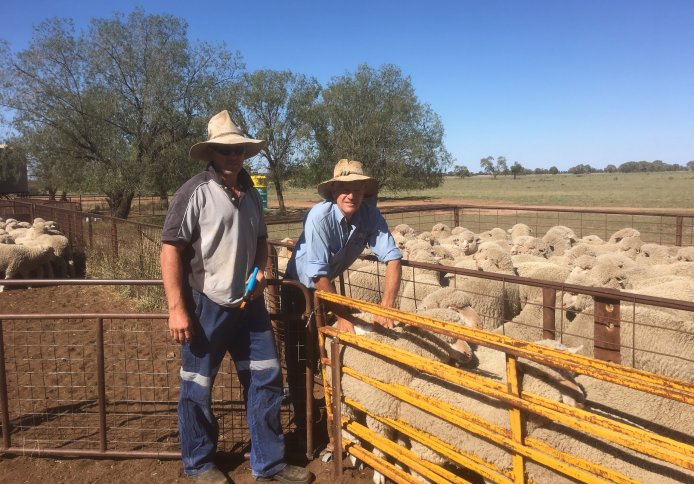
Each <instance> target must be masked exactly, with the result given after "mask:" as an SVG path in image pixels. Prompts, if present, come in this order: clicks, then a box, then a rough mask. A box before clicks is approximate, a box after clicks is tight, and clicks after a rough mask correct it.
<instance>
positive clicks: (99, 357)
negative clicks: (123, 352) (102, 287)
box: [96, 318, 107, 452]
mask: <svg viewBox="0 0 694 484" xmlns="http://www.w3.org/2000/svg"><path fill="white" fill-rule="evenodd" d="M96 366H97V375H96V381H97V391H98V394H99V448H100V449H101V452H106V449H107V447H106V443H107V439H106V375H105V367H106V365H105V364H104V318H99V319H98V321H97V325H96Z"/></svg>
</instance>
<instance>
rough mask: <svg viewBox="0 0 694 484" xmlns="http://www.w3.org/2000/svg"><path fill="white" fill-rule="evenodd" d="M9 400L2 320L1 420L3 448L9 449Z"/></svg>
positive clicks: (0, 363)
mask: <svg viewBox="0 0 694 484" xmlns="http://www.w3.org/2000/svg"><path fill="white" fill-rule="evenodd" d="M9 405H10V403H9V401H8V399H7V373H5V341H4V338H3V329H2V319H0V413H1V415H0V419H2V420H1V422H2V447H3V449H9V448H10V447H11V445H12V442H11V440H10V434H11V433H12V429H11V428H10V409H9Z"/></svg>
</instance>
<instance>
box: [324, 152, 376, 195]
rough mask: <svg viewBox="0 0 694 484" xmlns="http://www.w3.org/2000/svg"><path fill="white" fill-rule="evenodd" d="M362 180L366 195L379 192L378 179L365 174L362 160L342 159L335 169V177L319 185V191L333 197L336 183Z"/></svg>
mask: <svg viewBox="0 0 694 484" xmlns="http://www.w3.org/2000/svg"><path fill="white" fill-rule="evenodd" d="M349 182H361V183H363V184H364V196H365V197H373V196H375V195H376V194H377V193H378V181H377V180H376V179H375V178H371V177H370V176H366V175H364V169H363V167H362V164H361V162H360V161H355V160H347V159H342V160H340V161H338V162H337V164H336V165H335V169H334V170H333V177H332V178H331V179H330V180H327V181H324V182H323V183H321V184H319V185H318V193H319V194H320V196H321V197H323V198H325V199H330V198H332V197H333V195H332V189H333V185H334V184H335V183H349Z"/></svg>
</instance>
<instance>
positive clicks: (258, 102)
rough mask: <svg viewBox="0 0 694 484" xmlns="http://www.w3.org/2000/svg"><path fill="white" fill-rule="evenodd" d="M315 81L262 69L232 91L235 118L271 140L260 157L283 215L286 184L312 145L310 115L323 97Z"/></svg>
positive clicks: (248, 129)
mask: <svg viewBox="0 0 694 484" xmlns="http://www.w3.org/2000/svg"><path fill="white" fill-rule="evenodd" d="M320 91H321V86H320V84H319V83H318V81H317V80H316V79H315V78H309V77H306V76H304V75H301V74H294V73H292V72H291V71H273V70H259V71H255V72H252V73H246V74H244V76H243V78H242V79H241V81H240V82H239V83H238V85H237V88H236V89H234V90H232V91H230V93H229V98H230V99H229V101H228V102H227V105H228V106H229V108H230V111H231V112H233V116H232V117H233V118H234V119H235V120H236V122H237V123H238V124H239V125H240V127H241V129H243V130H244V131H245V132H246V133H248V134H249V135H250V136H252V137H253V138H257V139H264V140H266V141H267V144H266V146H265V148H263V150H262V151H261V152H260V157H261V158H262V159H263V160H264V162H265V163H267V168H268V171H269V174H270V178H271V180H272V182H273V184H274V185H275V192H276V194H277V200H278V202H279V210H280V212H281V213H284V212H285V211H286V209H285V204H284V195H283V191H282V187H283V184H284V183H285V180H286V178H287V175H289V174H290V173H291V172H292V168H293V167H296V166H297V165H298V164H300V162H301V160H300V158H299V156H300V154H301V153H302V152H303V147H305V146H306V144H307V143H308V139H309V135H310V129H309V128H310V125H309V123H308V116H309V113H310V112H311V110H312V109H313V106H314V105H315V103H316V101H317V99H318V96H319V95H320Z"/></svg>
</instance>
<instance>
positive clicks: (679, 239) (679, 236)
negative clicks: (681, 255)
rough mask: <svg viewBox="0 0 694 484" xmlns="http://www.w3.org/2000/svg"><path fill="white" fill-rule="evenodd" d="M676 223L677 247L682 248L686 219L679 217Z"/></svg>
mask: <svg viewBox="0 0 694 484" xmlns="http://www.w3.org/2000/svg"><path fill="white" fill-rule="evenodd" d="M676 220H677V221H676V222H675V245H676V246H677V247H682V222H683V220H684V217H681V216H678V217H677V219H676Z"/></svg>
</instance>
